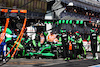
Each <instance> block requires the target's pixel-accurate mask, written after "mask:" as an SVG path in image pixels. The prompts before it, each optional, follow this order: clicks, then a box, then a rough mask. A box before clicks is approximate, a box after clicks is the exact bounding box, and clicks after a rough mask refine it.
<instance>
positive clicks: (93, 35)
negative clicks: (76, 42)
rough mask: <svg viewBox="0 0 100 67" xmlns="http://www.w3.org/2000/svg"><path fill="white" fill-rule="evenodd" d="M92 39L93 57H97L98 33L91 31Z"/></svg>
mask: <svg viewBox="0 0 100 67" xmlns="http://www.w3.org/2000/svg"><path fill="white" fill-rule="evenodd" d="M90 39H91V51H92V53H93V57H96V56H95V53H96V52H97V33H91V35H90Z"/></svg>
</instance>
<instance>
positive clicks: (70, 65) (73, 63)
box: [1, 53, 100, 67]
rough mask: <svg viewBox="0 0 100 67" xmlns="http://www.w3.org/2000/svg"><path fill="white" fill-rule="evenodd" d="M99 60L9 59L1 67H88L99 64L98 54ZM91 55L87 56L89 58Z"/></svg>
mask: <svg viewBox="0 0 100 67" xmlns="http://www.w3.org/2000/svg"><path fill="white" fill-rule="evenodd" d="M98 56H99V59H98V60H92V59H85V60H83V59H80V60H79V59H77V60H76V59H74V60H70V61H64V60H63V59H62V58H58V59H34V58H32V59H25V58H19V59H11V60H10V61H9V62H8V63H7V64H5V65H3V66H1V67H89V66H93V65H98V64H100V53H98ZM90 57H91V54H90V53H89V54H88V55H87V58H90Z"/></svg>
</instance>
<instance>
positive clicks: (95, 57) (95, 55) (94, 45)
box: [87, 28, 98, 60]
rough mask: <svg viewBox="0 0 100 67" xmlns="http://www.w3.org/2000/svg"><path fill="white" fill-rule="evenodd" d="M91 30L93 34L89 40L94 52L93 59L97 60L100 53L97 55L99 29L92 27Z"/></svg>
mask: <svg viewBox="0 0 100 67" xmlns="http://www.w3.org/2000/svg"><path fill="white" fill-rule="evenodd" d="M90 31H91V34H90V36H89V37H88V39H87V41H89V40H91V52H92V54H93V59H94V60H97V59H98V55H97V29H96V28H92V29H91V30H90Z"/></svg>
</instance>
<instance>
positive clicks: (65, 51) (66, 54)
mask: <svg viewBox="0 0 100 67" xmlns="http://www.w3.org/2000/svg"><path fill="white" fill-rule="evenodd" d="M61 37H62V46H63V58H66V57H69V44H68V35H67V33H62V36H61Z"/></svg>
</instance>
